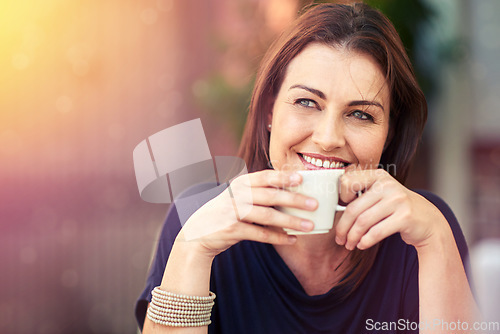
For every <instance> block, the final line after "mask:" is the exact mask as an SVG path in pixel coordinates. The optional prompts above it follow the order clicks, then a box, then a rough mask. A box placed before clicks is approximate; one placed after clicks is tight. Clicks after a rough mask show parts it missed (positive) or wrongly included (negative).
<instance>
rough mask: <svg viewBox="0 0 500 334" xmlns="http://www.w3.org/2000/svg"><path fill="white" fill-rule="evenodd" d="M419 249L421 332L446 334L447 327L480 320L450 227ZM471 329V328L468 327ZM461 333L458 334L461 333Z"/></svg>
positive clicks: (446, 227) (469, 323) (442, 230)
mask: <svg viewBox="0 0 500 334" xmlns="http://www.w3.org/2000/svg"><path fill="white" fill-rule="evenodd" d="M443 226H445V227H444V228H442V229H441V230H440V232H438V233H436V234H434V235H433V236H432V237H431V238H430V240H428V242H427V243H426V244H425V245H422V246H420V247H417V253H418V263H419V296H420V297H419V299H420V322H421V323H423V324H426V325H428V326H424V327H422V329H421V331H420V332H421V333H445V332H449V327H448V330H447V327H446V324H452V326H453V325H455V324H457V323H458V322H461V323H463V322H467V323H468V325H472V323H473V322H474V321H477V320H478V319H477V318H476V317H477V316H478V312H477V307H476V304H475V301H474V298H473V296H472V293H471V289H470V287H469V283H468V280H467V276H466V274H465V270H464V266H463V264H462V261H461V258H460V254H459V252H458V249H457V246H456V243H455V239H454V238H453V234H452V232H451V229H450V228H449V226H448V225H447V223H446V225H443ZM469 328H470V327H469ZM458 332H459V331H458Z"/></svg>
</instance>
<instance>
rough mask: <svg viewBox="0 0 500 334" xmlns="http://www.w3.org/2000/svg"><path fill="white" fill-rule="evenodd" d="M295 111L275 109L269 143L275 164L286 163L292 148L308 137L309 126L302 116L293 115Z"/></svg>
mask: <svg viewBox="0 0 500 334" xmlns="http://www.w3.org/2000/svg"><path fill="white" fill-rule="evenodd" d="M293 116H294V115H293V113H287V112H286V111H284V110H274V112H273V123H272V125H273V126H272V128H271V140H270V144H269V153H270V159H271V161H272V162H273V166H274V167H276V168H279V166H280V165H281V164H283V163H285V159H287V158H289V157H288V156H287V154H289V153H290V149H291V148H292V147H293V146H294V145H297V144H298V143H300V142H301V141H303V140H304V139H305V138H307V127H305V126H304V122H303V120H301V119H300V117H293Z"/></svg>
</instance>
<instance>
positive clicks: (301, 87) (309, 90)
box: [288, 85, 326, 99]
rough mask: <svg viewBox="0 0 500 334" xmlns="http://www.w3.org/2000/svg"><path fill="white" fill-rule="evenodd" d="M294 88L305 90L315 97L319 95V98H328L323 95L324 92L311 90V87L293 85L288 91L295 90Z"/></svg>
mask: <svg viewBox="0 0 500 334" xmlns="http://www.w3.org/2000/svg"><path fill="white" fill-rule="evenodd" d="M294 88H300V89H303V90H307V91H308V92H311V93H313V94H314V95H317V96H318V97H320V98H322V99H325V98H326V95H325V93H323V92H322V91H320V90H317V89H314V88H311V87H307V86H304V85H293V86H292V87H290V88H289V89H288V90H291V89H294Z"/></svg>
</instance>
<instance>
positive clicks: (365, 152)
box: [349, 131, 387, 169]
mask: <svg viewBox="0 0 500 334" xmlns="http://www.w3.org/2000/svg"><path fill="white" fill-rule="evenodd" d="M386 137H387V135H386V134H385V132H383V131H381V132H379V133H377V134H375V133H372V134H366V135H364V136H360V135H358V136H352V137H351V139H350V140H349V143H350V146H351V149H352V151H353V153H354V155H355V156H356V158H357V160H358V163H359V165H360V166H361V167H362V168H363V169H372V168H377V166H378V164H379V163H380V157H381V156H382V152H383V151H384V145H385V140H386Z"/></svg>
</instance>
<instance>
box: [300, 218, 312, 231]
mask: <svg viewBox="0 0 500 334" xmlns="http://www.w3.org/2000/svg"><path fill="white" fill-rule="evenodd" d="M300 227H302V229H303V230H305V231H309V230H312V229H313V227H314V224H313V223H312V222H310V221H308V220H303V221H301V222H300Z"/></svg>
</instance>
